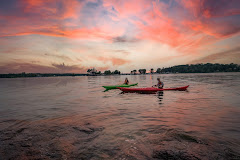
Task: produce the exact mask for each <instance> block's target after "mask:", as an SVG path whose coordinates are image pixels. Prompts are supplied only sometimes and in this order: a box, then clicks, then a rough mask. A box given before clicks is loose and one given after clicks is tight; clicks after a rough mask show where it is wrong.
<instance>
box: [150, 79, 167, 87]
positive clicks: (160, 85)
mask: <svg viewBox="0 0 240 160" xmlns="http://www.w3.org/2000/svg"><path fill="white" fill-rule="evenodd" d="M157 81H158V83H157V84H156V85H154V86H152V87H158V88H163V86H164V83H163V82H162V81H161V80H160V78H157Z"/></svg>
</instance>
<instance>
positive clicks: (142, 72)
mask: <svg viewBox="0 0 240 160" xmlns="http://www.w3.org/2000/svg"><path fill="white" fill-rule="evenodd" d="M138 72H139V73H140V74H146V69H139V70H138Z"/></svg>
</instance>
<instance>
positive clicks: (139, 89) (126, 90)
mask: <svg viewBox="0 0 240 160" xmlns="http://www.w3.org/2000/svg"><path fill="white" fill-rule="evenodd" d="M188 86H189V85H188ZM188 86H184V87H178V88H162V89H160V88H154V87H149V88H122V87H117V88H118V89H120V90H121V91H123V92H137V93H154V92H157V91H170V90H177V91H184V90H186V89H187V88H188Z"/></svg>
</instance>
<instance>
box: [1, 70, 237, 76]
mask: <svg viewBox="0 0 240 160" xmlns="http://www.w3.org/2000/svg"><path fill="white" fill-rule="evenodd" d="M188 73H192V72H187V73H170V72H169V73H146V74H140V73H136V74H128V73H126V74H111V75H105V74H100V75H90V74H72V73H63V74H59V73H57V74H52V73H49V74H46V73H44V74H41V73H25V74H22V73H16V74H0V78H36V77H80V76H90V77H94V76H119V75H154V74H188ZM195 73H202V72H195ZM205 73H239V71H237V72H236V71H235V72H205Z"/></svg>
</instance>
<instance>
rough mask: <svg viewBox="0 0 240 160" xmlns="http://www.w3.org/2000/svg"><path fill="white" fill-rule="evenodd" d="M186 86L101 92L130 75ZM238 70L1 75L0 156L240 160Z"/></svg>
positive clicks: (133, 79) (146, 82)
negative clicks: (139, 91) (156, 90)
mask: <svg viewBox="0 0 240 160" xmlns="http://www.w3.org/2000/svg"><path fill="white" fill-rule="evenodd" d="M159 76H160V77H161V80H162V81H163V82H164V84H165V87H180V86H185V85H190V87H189V89H188V90H187V91H165V92H159V93H156V94H137V93H125V94H122V93H121V92H120V90H109V91H107V92H103V91H104V88H102V87H101V86H103V85H111V84H113V85H114V84H120V83H122V82H123V81H124V79H125V77H128V79H129V81H130V83H135V82H138V83H139V85H138V86H136V87H149V86H152V85H153V84H156V83H157V77H159ZM239 84H240V73H208V74H164V75H131V76H130V75H128V76H94V77H90V76H89V77H49V78H43V77H39V78H19V79H18V78H17V79H0V159H1V157H2V159H240V136H239V135H240V85H239Z"/></svg>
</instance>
